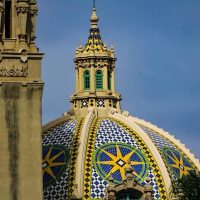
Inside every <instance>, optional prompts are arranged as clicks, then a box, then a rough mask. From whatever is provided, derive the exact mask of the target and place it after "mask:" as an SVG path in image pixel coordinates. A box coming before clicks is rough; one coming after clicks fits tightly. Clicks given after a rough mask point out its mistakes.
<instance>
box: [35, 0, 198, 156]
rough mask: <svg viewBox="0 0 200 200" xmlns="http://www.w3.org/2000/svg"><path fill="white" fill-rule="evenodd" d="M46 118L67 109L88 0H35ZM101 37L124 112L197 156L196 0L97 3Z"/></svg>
mask: <svg viewBox="0 0 200 200" xmlns="http://www.w3.org/2000/svg"><path fill="white" fill-rule="evenodd" d="M38 4H39V15H38V21H37V37H38V38H37V44H38V47H39V48H40V51H41V52H45V56H44V59H43V80H44V81H45V87H44V94H43V123H44V124H45V123H47V122H48V121H51V120H53V119H55V118H57V117H59V116H61V114H62V113H63V112H64V111H67V110H69V108H70V104H69V96H70V94H72V93H73V92H74V89H75V71H74V63H73V58H74V55H75V48H76V47H77V46H78V45H80V44H82V45H84V44H85V43H86V41H87V37H88V35H89V26H90V24H89V18H90V15H91V8H92V0H58V1H52V0H39V1H38ZM96 7H97V14H98V16H99V18H100V21H99V27H100V30H101V36H102V39H103V41H105V42H106V44H107V45H113V46H114V47H115V49H116V56H117V58H118V60H117V63H116V72H115V74H116V86H117V90H118V91H119V92H120V93H121V94H122V97H123V101H122V109H123V110H128V111H129V112H130V113H131V114H132V115H134V116H137V117H139V118H142V119H145V120H146V121H150V122H152V123H153V124H156V125H158V126H159V127H161V128H163V129H164V130H166V131H169V132H170V133H171V134H173V135H175V137H176V138H179V139H180V140H181V142H183V143H185V144H186V146H187V147H188V148H190V149H191V151H192V152H193V153H195V155H196V157H197V158H200V148H199V145H200V53H199V52H200V12H199V10H200V1H199V0H192V1H191V0H176V1H174V0H168V1H161V0H151V1H149V0H123V1H122V0H97V2H96Z"/></svg>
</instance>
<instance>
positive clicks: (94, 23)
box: [90, 0, 99, 28]
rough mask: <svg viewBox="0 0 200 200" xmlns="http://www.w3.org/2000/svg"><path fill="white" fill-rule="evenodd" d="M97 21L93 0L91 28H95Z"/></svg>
mask: <svg viewBox="0 0 200 200" xmlns="http://www.w3.org/2000/svg"><path fill="white" fill-rule="evenodd" d="M98 21H99V18H98V17H97V13H96V7H95V0H93V9H92V16H91V18H90V22H91V28H97V23H98Z"/></svg>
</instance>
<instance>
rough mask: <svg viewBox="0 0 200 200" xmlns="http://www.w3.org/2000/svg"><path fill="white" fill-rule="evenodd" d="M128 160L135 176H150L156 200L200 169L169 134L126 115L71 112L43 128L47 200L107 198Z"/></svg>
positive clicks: (142, 180) (192, 157) (136, 177)
mask: <svg viewBox="0 0 200 200" xmlns="http://www.w3.org/2000/svg"><path fill="white" fill-rule="evenodd" d="M128 162H129V163H130V164H131V166H132V168H133V169H134V172H133V175H134V178H135V180H137V181H138V183H139V184H141V185H146V181H145V178H146V177H150V180H151V181H150V185H151V186H152V187H153V198H154V199H168V198H169V195H170V186H171V181H172V180H173V179H176V178H181V177H182V176H184V175H187V174H188V173H191V172H194V171H195V170H199V169H200V165H199V161H198V160H196V159H195V158H194V156H193V155H192V154H191V153H190V152H189V150H187V149H186V148H185V146H184V145H183V144H181V143H180V142H179V141H178V140H176V139H175V138H174V137H173V136H171V135H170V134H169V133H167V132H165V131H163V130H162V129H160V128H158V127H156V126H154V125H152V124H150V123H148V122H145V121H143V120H140V119H138V118H135V117H131V116H128V114H127V112H125V113H124V114H121V113H113V112H112V114H110V115H109V116H108V117H105V118H104V117H97V116H96V115H95V114H94V112H93V111H92V110H91V111H90V112H89V113H88V114H87V115H86V117H84V118H75V117H74V116H71V115H67V116H65V117H63V118H60V119H58V120H56V121H54V122H52V123H49V124H48V125H46V126H45V127H44V129H43V181H44V199H46V200H49V199H68V198H69V196H73V194H74V192H75V193H76V194H78V195H79V196H80V197H83V199H103V198H104V197H105V189H106V187H107V185H108V184H109V177H110V175H112V177H113V179H114V180H113V182H114V183H115V184H118V183H120V182H121V181H122V180H124V178H125V168H126V167H127V166H128Z"/></svg>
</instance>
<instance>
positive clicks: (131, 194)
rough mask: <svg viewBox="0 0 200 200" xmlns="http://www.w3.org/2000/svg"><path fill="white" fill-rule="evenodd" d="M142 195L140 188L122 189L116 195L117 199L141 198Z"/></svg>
mask: <svg viewBox="0 0 200 200" xmlns="http://www.w3.org/2000/svg"><path fill="white" fill-rule="evenodd" d="M142 195H143V194H142V193H141V192H140V191H138V190H129V191H121V192H119V193H118V194H117V195H116V200H141V199H142Z"/></svg>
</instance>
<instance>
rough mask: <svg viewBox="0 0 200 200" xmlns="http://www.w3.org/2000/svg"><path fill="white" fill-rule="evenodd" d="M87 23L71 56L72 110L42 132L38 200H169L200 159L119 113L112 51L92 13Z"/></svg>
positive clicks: (161, 133)
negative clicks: (40, 193) (87, 28)
mask: <svg viewBox="0 0 200 200" xmlns="http://www.w3.org/2000/svg"><path fill="white" fill-rule="evenodd" d="M91 19H92V20H91V27H90V35H89V37H88V41H87V43H86V45H85V47H83V48H82V47H81V46H80V47H79V48H77V50H76V55H75V59H74V62H75V65H76V66H75V71H76V90H75V93H74V94H72V95H71V97H70V102H71V109H70V111H69V112H67V113H65V114H64V115H63V116H62V117H61V118H59V119H57V120H55V121H53V122H50V123H48V124H47V125H45V126H44V127H43V134H42V140H43V164H42V168H43V188H44V189H43V195H44V199H45V200H50V199H55V200H56V199H58V200H63V199H84V200H86V199H96V200H97V199H99V200H100V199H115V195H119V196H120V195H123V192H124V191H125V193H127V191H128V192H129V193H130V195H131V198H129V199H141V198H140V197H142V199H144V197H145V199H147V198H146V197H147V196H148V197H150V198H148V199H155V200H158V199H162V200H165V199H172V196H171V185H172V181H173V180H175V179H178V178H182V177H183V176H185V175H188V174H190V173H193V172H196V171H200V164H199V161H198V160H197V159H195V158H194V155H192V154H191V153H190V151H189V150H188V149H186V147H185V146H184V145H183V144H181V143H180V141H179V140H176V139H175V138H174V137H173V136H172V135H170V134H169V133H167V132H165V131H164V130H162V129H160V128H158V127H157V126H155V125H152V124H151V123H148V122H146V121H143V120H141V119H138V118H136V117H133V116H131V115H129V113H128V111H122V110H121V105H120V102H121V99H122V98H121V95H120V94H119V93H118V92H117V91H116V89H115V73H114V72H115V62H116V57H115V53H114V48H113V47H110V48H109V47H106V45H105V44H104V43H103V41H102V39H101V36H100V31H99V28H98V19H99V18H98V17H97V15H96V9H95V8H93V11H92V18H91ZM130 191H131V192H130ZM117 199H122V198H121V197H120V198H117Z"/></svg>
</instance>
